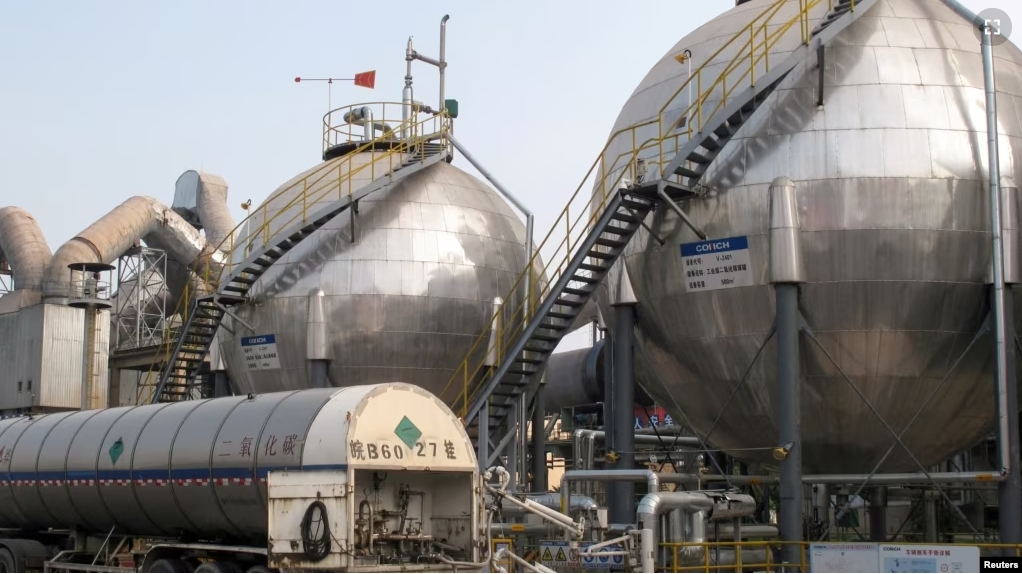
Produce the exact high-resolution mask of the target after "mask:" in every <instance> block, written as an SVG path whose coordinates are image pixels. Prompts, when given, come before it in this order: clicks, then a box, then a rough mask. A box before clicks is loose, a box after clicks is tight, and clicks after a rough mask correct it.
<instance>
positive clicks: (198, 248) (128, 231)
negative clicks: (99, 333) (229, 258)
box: [43, 196, 225, 302]
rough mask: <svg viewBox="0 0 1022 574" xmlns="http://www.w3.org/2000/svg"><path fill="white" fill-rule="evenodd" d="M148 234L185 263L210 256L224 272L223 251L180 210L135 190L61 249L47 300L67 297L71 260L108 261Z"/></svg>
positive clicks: (47, 282)
mask: <svg viewBox="0 0 1022 574" xmlns="http://www.w3.org/2000/svg"><path fill="white" fill-rule="evenodd" d="M148 236H152V237H153V238H154V239H156V240H157V242H158V243H159V244H161V246H163V247H164V248H165V250H166V251H167V256H168V257H170V258H171V259H174V260H175V261H178V262H180V263H184V264H187V265H195V264H196V263H201V262H202V260H204V259H207V258H208V259H209V261H210V263H211V270H210V271H211V272H212V273H214V274H219V272H220V270H221V269H220V268H221V267H222V266H223V264H224V259H225V258H224V256H223V254H222V253H220V252H218V251H214V250H213V249H212V248H211V247H210V246H209V245H208V244H207V243H206V240H205V239H204V238H203V237H202V236H201V235H199V232H198V231H196V230H195V228H194V227H192V226H191V225H190V224H189V223H188V222H187V221H185V220H184V219H182V218H181V216H180V215H178V214H177V213H175V212H174V211H173V210H172V209H170V208H169V207H167V206H166V205H164V204H163V203H161V202H159V201H157V200H155V199H153V198H151V197H145V196H136V197H132V198H130V199H128V200H127V201H125V202H124V203H122V204H121V205H119V206H117V207H115V208H114V209H113V210H112V211H110V213H108V214H106V215H105V216H103V217H102V218H101V219H100V220H99V221H97V222H96V223H93V224H92V225H90V226H89V227H88V228H86V229H85V230H84V231H82V232H81V233H79V234H78V235H77V236H75V237H74V238H72V239H71V240H70V241H68V242H67V243H65V244H64V245H61V246H60V248H59V249H57V252H56V253H55V254H54V255H53V258H52V259H51V260H50V264H49V265H48V266H47V267H46V272H45V275H44V278H43V299H44V301H46V300H49V302H55V301H66V299H67V297H68V285H69V280H68V275H67V273H68V265H70V264H72V263H107V264H109V263H111V262H113V261H114V260H115V259H117V258H118V257H119V256H120V255H121V254H122V253H124V252H125V251H127V250H128V249H129V248H130V247H131V246H132V245H134V243H135V241H137V240H138V239H141V238H143V237H148Z"/></svg>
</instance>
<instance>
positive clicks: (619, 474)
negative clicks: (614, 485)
mask: <svg viewBox="0 0 1022 574" xmlns="http://www.w3.org/2000/svg"><path fill="white" fill-rule="evenodd" d="M579 480H606V481H610V482H620V481H629V482H636V481H643V480H644V481H646V489H647V490H648V491H649V492H657V491H659V490H660V479H659V478H658V477H657V473H655V472H653V471H652V470H644V469H633V470H569V471H568V472H566V473H564V474H563V475H561V512H562V513H563V512H567V509H568V501H569V500H571V483H572V482H575V481H579Z"/></svg>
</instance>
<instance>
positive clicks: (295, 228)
mask: <svg viewBox="0 0 1022 574" xmlns="http://www.w3.org/2000/svg"><path fill="white" fill-rule="evenodd" d="M408 154H409V156H410V157H409V158H408V159H406V160H405V161H404V162H403V163H401V164H400V165H398V166H397V167H395V168H394V169H393V170H391V171H390V172H389V173H387V174H385V175H383V176H380V177H378V178H376V179H375V180H373V181H372V182H371V183H369V184H368V185H366V186H364V187H361V188H359V189H358V190H356V191H355V192H354V193H352V194H350V195H346V196H343V197H341V198H340V199H338V200H337V201H335V202H333V203H331V204H330V205H327V206H325V207H323V208H322V209H320V210H318V211H316V212H314V213H313V214H311V215H310V216H309V217H308V218H307V219H306V221H299V222H296V223H295V224H293V225H291V226H290V227H288V228H287V229H285V230H283V231H281V232H280V233H278V234H277V235H276V237H275V238H274V239H273V240H271V241H270V242H268V243H266V244H264V245H262V246H261V247H259V248H257V249H256V250H254V251H253V252H252V254H251V255H250V256H249V257H248V258H247V259H246V260H245V261H244V263H241V264H240V265H238V266H236V269H237V270H235V271H234V272H232V273H231V274H230V275H229V276H228V277H227V280H226V281H221V282H220V284H219V287H218V288H217V291H216V294H214V295H206V296H200V297H196V298H195V299H194V301H193V302H192V304H191V306H190V307H189V311H188V317H187V319H186V320H185V323H184V325H182V327H181V333H180V335H179V337H178V339H177V341H176V343H175V345H174V349H173V351H172V353H171V355H170V358H169V360H168V361H167V363H166V364H165V365H164V367H163V369H162V371H161V373H160V380H159V382H158V383H157V385H156V390H155V392H154V393H153V403H157V402H169V401H178V400H187V399H189V398H191V396H192V393H191V391H192V389H193V387H194V386H195V380H196V378H197V377H198V375H199V370H200V369H201V368H202V365H203V362H204V361H205V358H206V354H207V353H209V348H210V346H211V345H212V344H213V339H214V337H215V335H216V332H217V330H218V329H219V327H220V323H221V322H222V321H223V318H224V315H226V314H227V312H228V310H227V308H228V307H231V306H234V305H239V304H242V303H244V302H245V301H246V300H247V295H248V291H249V289H251V287H252V285H253V284H255V282H256V281H258V280H259V278H260V277H262V276H263V274H264V273H266V271H267V270H269V269H270V267H272V266H273V264H274V263H276V262H277V261H278V260H279V259H280V258H281V257H284V255H286V254H287V253H288V252H289V251H291V250H292V249H294V247H295V246H297V245H298V244H299V243H301V242H302V241H303V240H304V239H305V238H306V237H308V236H310V235H312V234H313V233H315V232H316V231H317V230H319V229H320V228H322V227H323V226H324V225H326V224H327V223H329V222H330V221H332V220H333V219H334V218H335V217H337V216H338V215H340V214H341V213H344V212H345V211H347V210H348V208H349V207H351V206H352V205H353V204H355V203H356V202H358V201H359V200H360V199H362V198H364V197H366V196H368V195H370V194H372V193H374V192H376V191H379V190H381V189H383V188H385V187H387V186H389V185H391V184H393V183H396V182H398V181H400V180H402V179H404V178H405V177H408V176H409V175H411V174H413V173H415V172H418V171H421V170H423V169H425V168H427V167H429V166H431V165H433V164H435V163H437V162H439V161H442V160H445V159H446V158H447V155H448V154H447V145H446V143H434V142H426V143H421V144H419V145H418V146H416V147H414V148H412V149H411V150H409V152H408Z"/></svg>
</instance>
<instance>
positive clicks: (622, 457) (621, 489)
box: [608, 301, 635, 524]
mask: <svg viewBox="0 0 1022 574" xmlns="http://www.w3.org/2000/svg"><path fill="white" fill-rule="evenodd" d="M634 329H635V303H632V302H625V301H622V302H620V303H618V304H617V305H615V307H614V377H613V379H614V380H613V382H612V384H613V389H614V419H613V425H614V450H615V451H616V452H617V453H618V459H617V462H615V463H614V468H615V469H618V470H631V469H633V468H635V455H634V452H635V431H634V428H635V416H634V405H635V378H634V370H633V359H634V356H633V353H634V345H633V332H634ZM613 487H614V492H615V496H614V498H613V501H614V506H610V505H608V506H609V508H608V511H609V513H610V522H611V523H612V524H622V523H629V522H631V519H632V516H633V515H634V514H635V484H633V483H632V482H618V483H617V484H615V485H613Z"/></svg>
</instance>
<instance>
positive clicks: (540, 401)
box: [530, 375, 548, 492]
mask: <svg viewBox="0 0 1022 574" xmlns="http://www.w3.org/2000/svg"><path fill="white" fill-rule="evenodd" d="M544 378H545V375H544ZM546 390H547V385H546V383H545V382H541V383H540V385H539V389H537V390H536V398H535V399H534V400H535V403H534V404H533V407H532V448H531V449H530V450H531V451H532V484H531V485H530V488H532V490H534V491H536V492H544V491H546V489H547V488H548V485H547V468H546Z"/></svg>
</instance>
